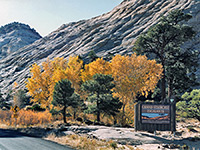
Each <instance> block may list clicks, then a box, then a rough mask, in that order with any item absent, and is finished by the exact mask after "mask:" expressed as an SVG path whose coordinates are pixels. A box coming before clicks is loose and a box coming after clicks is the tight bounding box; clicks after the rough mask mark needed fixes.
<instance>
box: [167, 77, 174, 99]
mask: <svg viewBox="0 0 200 150" xmlns="http://www.w3.org/2000/svg"><path fill="white" fill-rule="evenodd" d="M172 95H173V88H172V81H171V79H169V80H168V99H169V101H170V99H171V97H172Z"/></svg>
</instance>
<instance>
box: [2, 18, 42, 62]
mask: <svg viewBox="0 0 200 150" xmlns="http://www.w3.org/2000/svg"><path fill="white" fill-rule="evenodd" d="M40 38H41V36H40V35H39V34H38V33H37V32H36V31H35V30H34V29H31V28H30V27H29V25H26V24H22V23H18V22H13V23H10V24H7V25H5V26H2V27H0V58H4V57H6V56H8V55H9V54H11V53H13V52H16V51H17V50H19V49H20V48H22V47H24V46H27V45H30V44H32V43H33V42H35V41H36V40H38V39H40Z"/></svg>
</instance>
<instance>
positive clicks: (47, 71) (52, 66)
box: [26, 56, 83, 109]
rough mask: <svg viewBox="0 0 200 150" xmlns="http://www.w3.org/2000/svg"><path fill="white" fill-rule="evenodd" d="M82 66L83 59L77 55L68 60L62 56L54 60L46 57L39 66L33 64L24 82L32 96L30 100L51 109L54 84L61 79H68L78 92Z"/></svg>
mask: <svg viewBox="0 0 200 150" xmlns="http://www.w3.org/2000/svg"><path fill="white" fill-rule="evenodd" d="M82 68H83V61H82V60H80V59H79V57H78V56H76V57H69V60H68V61H67V59H64V58H63V57H61V58H54V60H49V59H47V60H46V61H45V62H43V63H42V66H41V67H40V66H39V65H38V64H33V65H32V67H31V69H30V73H31V77H30V78H29V79H28V81H27V82H26V87H27V89H28V93H29V94H30V96H32V100H31V101H32V102H34V103H38V104H41V106H42V107H46V108H48V109H51V107H52V106H51V102H52V100H53V98H52V96H53V91H54V86H55V84H56V82H58V81H60V80H62V79H69V80H70V81H71V82H72V86H73V87H74V88H75V90H76V92H78V91H79V89H80V82H81V81H82V80H81V70H82Z"/></svg>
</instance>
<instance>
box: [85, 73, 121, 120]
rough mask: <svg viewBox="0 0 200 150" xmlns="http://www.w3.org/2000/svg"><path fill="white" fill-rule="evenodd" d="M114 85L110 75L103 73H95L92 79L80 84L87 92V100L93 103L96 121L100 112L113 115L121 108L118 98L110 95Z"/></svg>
mask: <svg viewBox="0 0 200 150" xmlns="http://www.w3.org/2000/svg"><path fill="white" fill-rule="evenodd" d="M114 86H115V85H114V84H113V78H112V76H111V75H104V74H95V75H94V76H93V79H92V80H88V81H86V82H85V83H83V85H82V89H83V90H85V91H88V92H89V96H88V100H89V101H91V102H93V103H95V106H94V107H93V109H92V111H93V113H95V114H96V116H97V122H100V114H101V113H107V114H111V115H115V113H117V112H118V110H119V109H120V108H121V105H122V104H121V102H120V101H119V99H117V98H113V95H112V91H111V89H112V88H114Z"/></svg>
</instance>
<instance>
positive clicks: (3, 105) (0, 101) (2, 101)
mask: <svg viewBox="0 0 200 150" xmlns="http://www.w3.org/2000/svg"><path fill="white" fill-rule="evenodd" d="M10 100H11V96H10V94H9V95H7V96H6V98H4V97H3V94H2V93H1V92H0V109H10V106H11V104H10V102H9V101H10Z"/></svg>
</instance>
